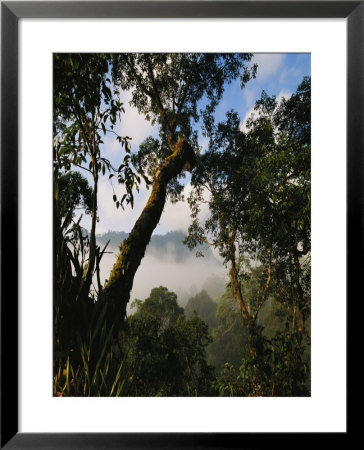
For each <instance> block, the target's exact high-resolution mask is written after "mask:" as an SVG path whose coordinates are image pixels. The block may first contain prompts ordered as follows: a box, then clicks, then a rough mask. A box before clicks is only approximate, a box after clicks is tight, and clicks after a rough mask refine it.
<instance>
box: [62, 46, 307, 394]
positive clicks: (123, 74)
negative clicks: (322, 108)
mask: <svg viewBox="0 0 364 450" xmlns="http://www.w3.org/2000/svg"><path fill="white" fill-rule="evenodd" d="M53 396H54V397H310V396H311V57H310V54H308V53H307V54H306V53H266V54H265V53H54V54H53Z"/></svg>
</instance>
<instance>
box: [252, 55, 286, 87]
mask: <svg viewBox="0 0 364 450" xmlns="http://www.w3.org/2000/svg"><path fill="white" fill-rule="evenodd" d="M285 56H286V55H285V54H283V53H255V54H254V58H253V63H256V64H258V70H257V78H256V79H257V80H259V81H263V80H266V79H267V78H268V77H270V76H271V75H273V74H274V73H276V72H277V71H278V69H279V68H280V67H281V66H282V64H283V61H284V59H285Z"/></svg>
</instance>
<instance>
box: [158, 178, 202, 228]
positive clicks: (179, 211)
mask: <svg viewBox="0 0 364 450" xmlns="http://www.w3.org/2000/svg"><path fill="white" fill-rule="evenodd" d="M191 190H192V186H191V184H190V183H188V184H187V185H186V186H185V188H184V191H183V194H184V196H185V198H186V199H187V198H188V196H189V194H190V192H191ZM190 214H191V211H190V207H189V205H188V202H187V200H186V201H183V202H177V203H175V204H172V203H171V202H169V201H168V202H167V203H166V206H165V207H164V210H163V213H162V216H161V220H160V222H159V224H158V226H157V228H156V229H155V234H164V233H166V232H167V231H169V230H180V231H183V232H187V229H188V227H189V225H190V224H191V217H190ZM207 215H208V205H207V204H206V203H204V204H202V205H201V213H200V216H199V218H200V220H201V221H204V220H205V219H206V218H207Z"/></svg>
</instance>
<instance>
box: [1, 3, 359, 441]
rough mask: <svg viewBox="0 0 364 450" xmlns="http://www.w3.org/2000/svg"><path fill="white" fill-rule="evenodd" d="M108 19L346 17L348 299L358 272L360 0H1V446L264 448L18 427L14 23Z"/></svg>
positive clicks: (243, 436) (220, 437) (242, 437)
mask: <svg viewBox="0 0 364 450" xmlns="http://www.w3.org/2000/svg"><path fill="white" fill-rule="evenodd" d="M108 17H113V18H117V17H120V18H121V17H122V18H166V19H167V18H177V17H178V18H238V17H241V18H268V19H269V18H346V19H347V180H348V183H347V304H348V302H349V299H350V298H353V297H354V295H356V290H357V288H358V286H359V282H360V280H361V274H362V273H363V262H362V261H363V254H362V253H363V231H362V230H363V212H364V208H363V198H364V197H363V194H364V189H363V177H362V173H363V168H364V167H363V144H364V127H363V124H364V1H329V0H327V1H111V2H107V1H72V2H62V1H54V2H49V1H37V2H36V1H35V2H33V1H27V2H24V1H9V2H7V1H5V2H1V154H0V157H1V378H0V382H1V448H9V449H10V448H12V449H20V448H33V449H35V448H37V449H38V448H39V449H43V448H44V449H51V448H52V449H66V448H67V449H72V448H78V449H81V448H82V449H96V448H97V449H98V448H100V449H101V448H105V449H107V448H120V449H126V448H128V449H129V448H130V449H142V448H152V449H162V448H170V449H177V448H178V449H183V448H199V449H200V448H261V447H263V448H264V447H266V446H268V442H271V439H272V438H273V437H274V436H276V435H272V434H268V433H262V434H256V433H136V434H130V433H111V434H110V433H76V434H73V433H63V434H52V433H51V434H50V433H19V432H18V406H17V405H18V400H19V397H18V331H19V330H18V321H17V318H18V302H17V298H18V297H17V294H18V282H19V279H18V270H17V267H18V262H19V261H18V251H19V245H18V181H19V180H18V75H19V74H18V22H19V19H21V18H108ZM9 287H10V289H9ZM359 292H360V291H359ZM10 294H11V295H10ZM9 295H10V297H9ZM347 349H348V354H350V351H351V349H350V346H348V347H347ZM348 398H349V397H348ZM347 406H348V409H347V411H348V414H347V432H346V433H338V434H337V435H336V436H335V440H336V443H339V445H340V441H341V440H342V439H344V438H345V439H346V438H347V437H348V433H349V431H351V429H350V423H349V417H350V413H349V410H350V408H349V403H348V405H347ZM277 434H278V433H277ZM322 437H323V439H324V440H325V443H326V444H327V435H325V434H323V435H322ZM310 438H311V436H310V435H309V433H307V434H303V435H302V436H300V439H299V442H297V436H296V435H295V434H279V445H280V446H283V447H284V446H286V445H287V444H288V443H293V442H296V444H297V443H298V444H299V445H307V444H308V442H309V439H310ZM318 438H319V434H316V435H315V444H317V443H318V440H317V439H318Z"/></svg>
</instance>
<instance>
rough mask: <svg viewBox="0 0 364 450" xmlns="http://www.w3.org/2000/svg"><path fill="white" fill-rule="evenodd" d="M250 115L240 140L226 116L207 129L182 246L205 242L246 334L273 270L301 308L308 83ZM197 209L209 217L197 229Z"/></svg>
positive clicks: (306, 232)
mask: <svg viewBox="0 0 364 450" xmlns="http://www.w3.org/2000/svg"><path fill="white" fill-rule="evenodd" d="M255 110H256V116H257V117H255V118H252V119H251V120H250V121H249V122H248V131H247V132H245V133H244V132H242V131H241V129H240V128H241V125H240V120H239V118H238V116H237V114H236V113H233V112H230V113H228V114H227V120H226V122H224V123H222V124H219V125H218V126H217V127H216V128H215V130H214V132H213V134H212V139H211V141H210V148H209V151H207V152H206V153H205V154H204V155H202V156H201V158H200V160H199V164H198V165H197V167H196V169H195V171H194V174H193V176H192V185H193V186H194V190H193V191H192V193H191V196H190V198H189V202H190V206H191V209H192V218H193V222H192V225H191V226H190V229H189V236H188V238H187V241H186V242H187V244H188V245H189V246H190V247H191V248H193V247H195V246H196V245H197V244H199V243H203V242H205V243H207V244H209V245H213V246H215V247H216V248H218V249H219V252H220V254H221V256H222V257H223V258H224V262H225V264H226V265H227V266H228V267H229V277H230V283H231V289H232V292H233V294H234V296H235V298H236V300H237V302H238V305H239V308H240V311H241V314H242V317H243V320H244V323H245V325H246V327H247V328H248V329H249V330H253V329H254V327H255V325H256V319H257V316H258V314H259V311H260V309H261V307H262V305H263V304H264V302H265V300H266V299H267V295H268V291H269V288H270V286H271V283H272V277H273V271H274V270H275V271H276V275H277V279H278V280H282V279H284V280H286V281H285V283H287V282H288V283H289V285H290V287H291V294H292V289H293V290H294V292H295V294H294V297H292V298H297V295H298V297H299V298H300V304H301V307H302V308H303V307H304V305H306V307H307V305H308V304H309V297H308V298H307V295H304V292H303V289H302V284H301V278H302V268H301V264H300V258H301V257H302V256H303V255H307V254H309V250H310V80H309V79H308V78H305V79H304V80H303V82H302V84H301V85H300V86H299V87H298V89H297V92H296V93H295V94H294V95H293V96H292V97H291V98H290V99H289V100H287V101H283V102H282V103H281V104H280V105H278V104H277V101H276V99H275V97H269V96H267V94H266V93H265V92H263V94H262V97H261V99H260V100H259V101H258V102H257V103H256V106H255ZM202 202H208V204H209V209H210V216H209V218H208V219H207V220H206V221H205V222H204V223H200V221H199V211H200V205H201V204H202ZM247 257H248V259H247ZM249 259H253V260H254V261H255V264H256V265H258V269H255V272H257V270H260V272H261V275H260V277H259V278H260V280H261V281H260V285H258V286H256V288H254V289H253V290H252V289H250V292H254V296H250V297H251V298H248V296H247V295H246V294H244V288H243V286H244V283H245V284H246V283H247V282H248V281H249V278H250V276H251V268H250V267H249V263H248V260H249ZM279 270H280V271H281V273H279V272H278V271H279ZM282 273H283V276H282ZM255 279H256V277H255ZM292 295H293V294H292Z"/></svg>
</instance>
